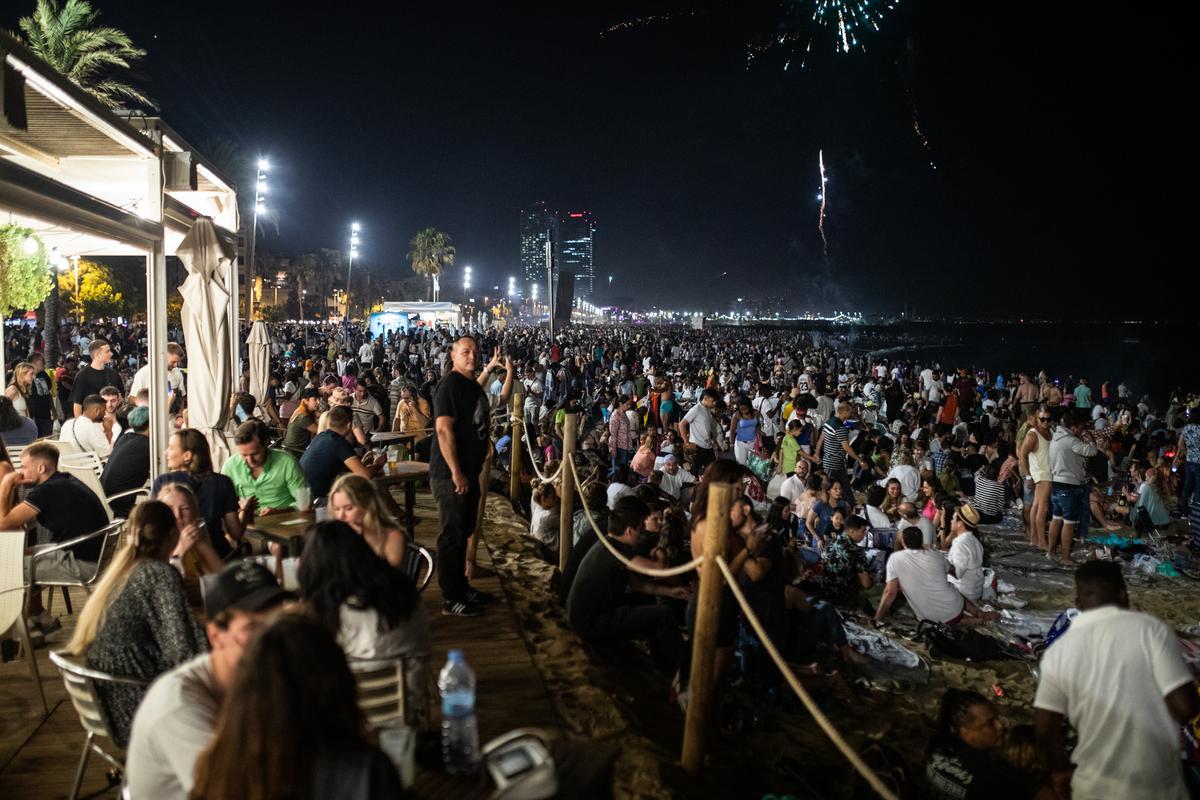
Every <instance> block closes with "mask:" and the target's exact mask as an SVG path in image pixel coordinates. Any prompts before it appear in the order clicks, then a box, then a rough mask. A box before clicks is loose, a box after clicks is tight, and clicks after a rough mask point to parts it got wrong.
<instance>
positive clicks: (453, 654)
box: [448, 650, 463, 664]
mask: <svg viewBox="0 0 1200 800" xmlns="http://www.w3.org/2000/svg"><path fill="white" fill-rule="evenodd" d="M448 658H449V660H450V661H451V662H452V663H455V664H461V663H463V651H462V650H451V651H450V652H449V653H448Z"/></svg>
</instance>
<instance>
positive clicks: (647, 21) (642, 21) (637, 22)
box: [600, 11, 697, 38]
mask: <svg viewBox="0 0 1200 800" xmlns="http://www.w3.org/2000/svg"><path fill="white" fill-rule="evenodd" d="M696 13H697V12H695V11H680V12H678V13H674V14H651V15H650V16H648V17H638V18H637V19H629V20H625V21H624V22H618V23H617V24H616V25H613V26H612V27H610V28H608V29H607V30H605V31H604V32H603V33H601V34H600V37H601V38H603V37H605V36H607V35H608V34H610V33H620V32H621V31H627V30H631V29H633V28H644V27H646V26H647V25H657V24H659V23H665V22H674V21H675V20H677V19H680V18H681V17H694V16H696Z"/></svg>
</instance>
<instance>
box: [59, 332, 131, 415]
mask: <svg viewBox="0 0 1200 800" xmlns="http://www.w3.org/2000/svg"><path fill="white" fill-rule="evenodd" d="M88 352H89V353H90V354H91V356H92V360H91V362H90V363H89V364H88V365H87V366H86V367H80V368H79V373H78V374H77V375H76V376H75V384H74V386H73V387H72V388H71V404H72V406H73V407H74V414H73V416H76V417H78V416H79V415H80V414H81V413H83V398H85V397H87V396H88V395H90V394H100V390H101V389H103V388H104V387H106V386H115V387H116V388H117V390H118V391H119V392H120V393H121V394H125V382H124V381H122V380H121V376H120V374H118V373H117V371H116V370H115V369H113V368H112V367H111V366H109V362H110V361H112V357H113V353H112V347H110V346H109V344H108V342H107V341H105V340H104V339H93V340H92V343H91V344H89V345H88Z"/></svg>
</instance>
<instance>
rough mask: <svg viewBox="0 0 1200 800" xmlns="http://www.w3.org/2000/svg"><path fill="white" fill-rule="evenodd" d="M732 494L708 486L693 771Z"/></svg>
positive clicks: (707, 693) (691, 691)
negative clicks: (720, 563)
mask: <svg viewBox="0 0 1200 800" xmlns="http://www.w3.org/2000/svg"><path fill="white" fill-rule="evenodd" d="M732 497H733V486H731V485H730V484H727V483H714V484H711V485H710V486H709V487H708V510H707V512H706V513H705V517H704V563H703V564H701V565H700V594H699V595H698V596H697V598H696V628H695V631H694V632H693V634H692V671H691V677H690V679H689V680H688V706H687V718H686V719H685V721H684V726H683V759H682V760H683V768H684V769H686V770H687V771H688V772H691V773H693V774H694V773H697V772H699V771H700V768H701V767H702V766H703V765H704V741H705V737H706V735H707V728H708V719H709V716H710V714H711V711H712V699H713V698H712V688H713V687H712V680H713V667H714V663H713V662H714V653H715V651H716V645H717V626H718V624H719V620H720V616H721V587H722V585H723V583H724V579H723V577H722V575H721V569H720V567H718V566H717V556H718V555H724V553H725V539H726V537H728V535H729V501H730V499H731V498H732Z"/></svg>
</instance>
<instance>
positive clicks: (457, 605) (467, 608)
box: [442, 600, 483, 617]
mask: <svg viewBox="0 0 1200 800" xmlns="http://www.w3.org/2000/svg"><path fill="white" fill-rule="evenodd" d="M442 616H443V617H481V616H483V609H482V608H480V607H479V606H477V605H475V604H473V603H464V602H463V601H461V600H443V601H442Z"/></svg>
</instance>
